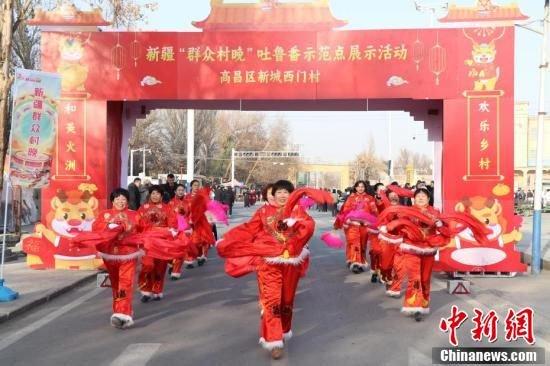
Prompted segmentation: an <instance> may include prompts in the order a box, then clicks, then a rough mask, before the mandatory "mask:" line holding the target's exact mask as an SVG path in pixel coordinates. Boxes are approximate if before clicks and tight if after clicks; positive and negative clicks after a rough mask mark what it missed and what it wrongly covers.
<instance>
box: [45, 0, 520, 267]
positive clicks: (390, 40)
mask: <svg viewBox="0 0 550 366" xmlns="http://www.w3.org/2000/svg"><path fill="white" fill-rule="evenodd" d="M217 2H218V1H214V2H213V3H217ZM325 3H326V2H325ZM202 25H203V26H204V24H202ZM312 29H314V28H312ZM42 67H43V69H44V70H45V71H53V72H59V73H60V74H61V75H62V77H63V79H62V80H63V94H62V100H61V106H60V110H61V113H60V118H59V123H58V136H57V153H56V157H55V161H54V163H53V174H52V175H53V181H52V184H51V186H50V188H48V189H44V190H43V195H42V200H43V207H49V206H50V204H51V203H52V202H54V201H55V198H56V194H57V192H58V190H63V191H66V192H69V191H75V190H79V189H80V191H83V190H89V191H90V193H93V195H94V196H95V197H96V198H97V199H99V202H100V207H105V206H106V205H107V197H108V193H109V191H110V190H111V189H112V188H114V187H116V186H119V185H120V183H121V179H120V177H121V166H122V162H125V161H126V157H125V156H121V145H123V131H125V130H126V131H127V128H126V129H125V128H124V126H125V125H127V124H128V121H131V120H133V119H135V118H136V116H140V114H141V113H144V110H145V109H146V107H145V106H146V105H155V106H157V107H163V106H174V105H177V106H179V107H181V108H193V109H241V110H362V111H368V110H406V111H409V112H410V113H411V114H412V115H413V116H414V117H415V118H416V119H417V120H423V121H424V123H425V126H427V127H428V128H429V135H430V138H431V139H432V140H433V141H435V142H436V150H438V151H439V152H441V154H440V155H441V161H439V162H435V165H436V166H440V170H439V171H437V172H436V176H439V177H440V179H439V180H440V181H439V182H437V183H439V186H440V187H441V197H442V201H441V204H442V206H443V209H444V210H453V209H458V210H469V211H470V212H472V213H474V214H478V215H479V217H480V219H481V218H482V216H483V215H486V216H483V217H489V218H490V220H491V221H490V224H491V225H492V227H493V228H494V233H495V234H494V236H495V247H494V248H485V249H486V250H485V251H482V252H481V253H479V254H478V252H476V251H475V249H476V248H466V247H465V241H466V240H465V239H467V235H466V236H465V237H464V238H462V240H458V242H457V243H455V244H458V245H457V246H456V247H455V248H452V249H450V250H447V251H442V256H441V259H442V262H440V264H441V266H440V268H441V269H445V270H448V271H454V270H472V269H473V268H480V267H482V268H483V270H485V271H509V272H516V271H523V270H525V267H524V266H523V265H522V264H521V263H520V260H519V253H518V252H516V251H515V250H514V243H515V241H516V240H517V239H518V238H519V237H520V234H519V233H518V232H517V230H516V229H517V226H518V225H517V223H514V222H513V218H514V216H513V192H512V190H511V187H513V177H514V170H513V126H514V123H513V113H514V29H513V27H497V28H460V29H414V30H411V29H407V30H390V29H385V30H357V31H332V30H312V31H278V30H273V31H263V32H258V31H248V32H217V31H208V32H178V33H175V32H171V33H164V32H78V33H71V32H43V33H42ZM140 106H144V107H140ZM124 183H125V182H124ZM95 188H97V190H95ZM53 208H54V211H55V210H56V209H58V207H57V206H55V205H53ZM50 214H51V213H50ZM46 216H47V212H46V210H44V212H43V220H44V221H48V218H47V217H46ZM469 249H472V250H473V251H472V250H469ZM453 253H454V254H453ZM456 253H458V255H456ZM65 254H66V253H65ZM479 255H481V257H479ZM38 257H39V255H38ZM480 258H481V259H480ZM35 259H37V258H35ZM37 260H38V259H37ZM480 261H485V262H484V263H480ZM42 262H43V260H42ZM38 264H40V263H38ZM56 265H57V264H56ZM73 267H80V268H82V267H84V265H83V264H82V263H79V264H78V265H74V262H73Z"/></svg>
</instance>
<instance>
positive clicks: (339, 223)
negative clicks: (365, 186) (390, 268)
mask: <svg viewBox="0 0 550 366" xmlns="http://www.w3.org/2000/svg"><path fill="white" fill-rule="evenodd" d="M356 210H363V211H365V212H368V213H370V214H373V215H376V214H377V213H378V209H377V207H376V202H375V200H374V198H373V197H372V196H370V195H368V194H366V193H352V194H351V195H350V196H349V197H348V199H347V200H346V202H345V203H344V205H343V206H342V209H341V210H340V214H339V215H338V217H337V218H336V221H335V222H334V228H335V229H340V228H343V229H344V233H345V236H346V243H347V245H346V264H347V265H348V267H349V268H350V269H351V268H353V267H360V268H362V269H363V270H367V269H368V262H367V259H366V252H367V240H368V239H370V240H371V253H370V254H371V258H374V263H372V267H373V270H377V269H378V265H379V256H380V245H379V243H378V240H374V239H376V238H377V236H378V231H377V230H375V229H373V228H368V227H367V226H365V225H364V224H363V223H362V222H360V221H355V220H346V221H345V222H343V217H345V215H346V214H347V213H348V212H351V211H356ZM375 241H376V242H375Z"/></svg>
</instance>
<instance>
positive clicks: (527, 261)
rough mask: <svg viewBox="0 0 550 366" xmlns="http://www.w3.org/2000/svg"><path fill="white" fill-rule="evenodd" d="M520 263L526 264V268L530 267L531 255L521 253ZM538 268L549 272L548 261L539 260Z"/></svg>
mask: <svg viewBox="0 0 550 366" xmlns="http://www.w3.org/2000/svg"><path fill="white" fill-rule="evenodd" d="M521 262H522V263H525V264H527V265H528V266H530V265H531V254H528V253H525V252H521ZM540 264H541V265H540V268H541V269H543V270H544V269H545V270H550V260H548V259H545V258H541V259H540Z"/></svg>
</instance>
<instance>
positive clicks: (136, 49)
mask: <svg viewBox="0 0 550 366" xmlns="http://www.w3.org/2000/svg"><path fill="white" fill-rule="evenodd" d="M131 49H132V59H133V60H134V67H137V61H138V59H139V56H140V54H141V50H140V44H139V42H138V41H137V32H136V33H134V41H133V42H132V46H131Z"/></svg>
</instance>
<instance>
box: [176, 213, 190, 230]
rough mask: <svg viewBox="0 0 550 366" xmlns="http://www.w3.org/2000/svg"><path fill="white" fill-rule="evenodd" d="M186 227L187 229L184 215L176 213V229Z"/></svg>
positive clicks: (187, 224)
mask: <svg viewBox="0 0 550 366" xmlns="http://www.w3.org/2000/svg"><path fill="white" fill-rule="evenodd" d="M187 229H189V223H188V222H187V220H186V219H185V216H183V215H178V230H179V231H185V230H187Z"/></svg>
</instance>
